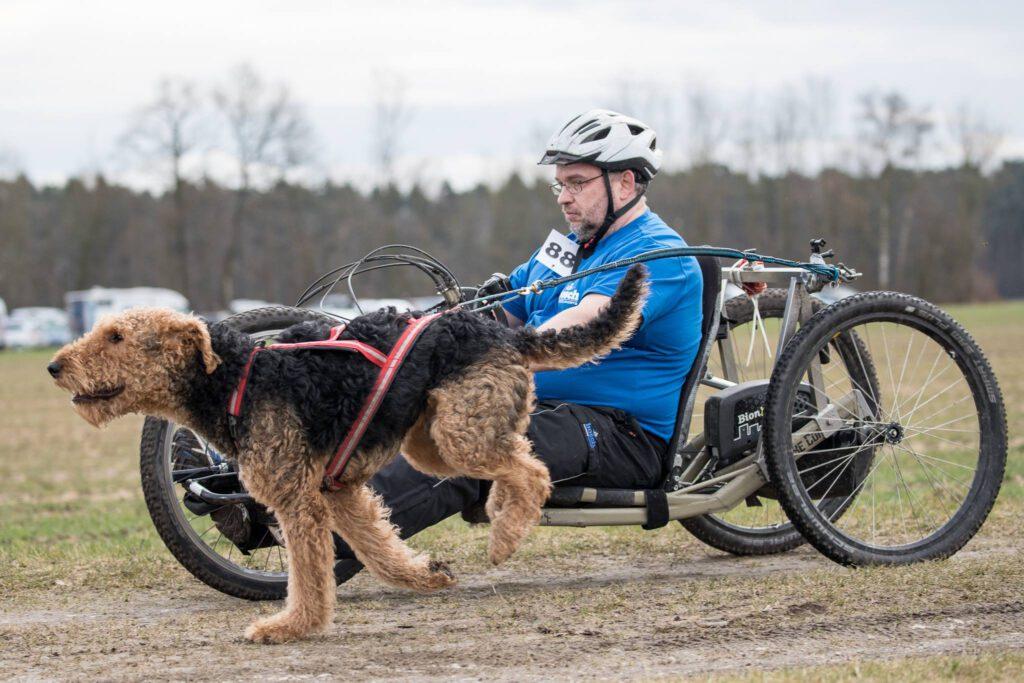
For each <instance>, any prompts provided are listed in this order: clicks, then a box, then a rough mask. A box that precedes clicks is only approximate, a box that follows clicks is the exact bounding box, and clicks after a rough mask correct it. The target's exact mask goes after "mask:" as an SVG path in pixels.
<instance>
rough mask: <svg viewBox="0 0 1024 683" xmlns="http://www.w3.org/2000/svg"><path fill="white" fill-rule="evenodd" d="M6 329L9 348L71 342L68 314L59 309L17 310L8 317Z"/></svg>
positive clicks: (43, 307)
mask: <svg viewBox="0 0 1024 683" xmlns="http://www.w3.org/2000/svg"><path fill="white" fill-rule="evenodd" d="M5 327H6V331H5V332H6V333H5V338H6V342H7V346H8V347H10V348H12V349H15V348H23V349H24V348H41V347H46V346H62V345H64V344H67V343H68V342H69V341H71V330H70V329H69V328H68V316H67V313H65V312H64V311H62V310H60V309H59V308H51V307H48V306H29V307H26V308H15V309H14V310H13V311H11V313H10V315H9V316H8V317H7V322H6V325H5Z"/></svg>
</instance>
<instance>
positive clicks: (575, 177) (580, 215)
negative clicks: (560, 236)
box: [555, 163, 616, 242]
mask: <svg viewBox="0 0 1024 683" xmlns="http://www.w3.org/2000/svg"><path fill="white" fill-rule="evenodd" d="M600 175H601V169H599V168H598V167H597V166H594V165H592V164H586V163H578V164H565V165H561V166H556V167H555V180H556V181H558V182H560V183H562V185H563V187H562V192H561V193H560V194H559V195H558V206H559V208H561V209H562V214H563V215H564V216H565V221H566V223H568V224H569V229H570V230H572V232H573V233H574V234H575V235H576V237H577V238H579V240H580V241H581V242H586V241H587V240H588V239H590V238H591V237H592V236H593V235H594V233H595V232H597V229H598V228H599V227H601V223H603V222H604V217H605V215H606V214H607V211H608V193H607V192H606V191H605V189H604V181H603V180H602V179H601V178H600ZM615 175H616V174H612V178H611V179H612V181H613V182H612V186H613V188H614V186H615V182H614V181H615V180H616V178H615ZM594 176H598V177H597V179H596V180H590V179H591V178H593V177H594ZM586 180H589V181H590V182H583V181H586ZM580 182H583V187H582V189H581V190H580V192H579V194H572V193H571V192H570V191H569V185H571V184H572V183H580Z"/></svg>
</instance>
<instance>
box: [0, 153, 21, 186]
mask: <svg viewBox="0 0 1024 683" xmlns="http://www.w3.org/2000/svg"><path fill="white" fill-rule="evenodd" d="M21 172H22V163H21V157H20V156H18V153H17V152H15V151H14V150H13V149H12V148H10V147H0V179H7V178H11V179H13V178H15V177H17V176H18V175H19V174H20V173H21Z"/></svg>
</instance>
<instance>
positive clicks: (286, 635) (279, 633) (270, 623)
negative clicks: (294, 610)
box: [245, 615, 313, 644]
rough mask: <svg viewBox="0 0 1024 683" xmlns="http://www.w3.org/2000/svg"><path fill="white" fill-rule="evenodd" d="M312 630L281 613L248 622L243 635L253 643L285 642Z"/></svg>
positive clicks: (301, 636)
mask: <svg viewBox="0 0 1024 683" xmlns="http://www.w3.org/2000/svg"><path fill="white" fill-rule="evenodd" d="M312 630H313V629H310V628H303V627H301V626H300V625H298V624H296V623H295V622H294V621H293V620H291V619H288V618H286V617H282V616H281V615H274V616H271V617H267V618H265V619H258V620H256V621H254V622H253V623H251V624H249V628H247V629H245V637H246V639H247V640H250V641H252V642H254V643H263V644H276V643H287V642H290V641H292V640H298V639H299V638H303V637H305V636H307V635H309V634H310V633H311V632H312Z"/></svg>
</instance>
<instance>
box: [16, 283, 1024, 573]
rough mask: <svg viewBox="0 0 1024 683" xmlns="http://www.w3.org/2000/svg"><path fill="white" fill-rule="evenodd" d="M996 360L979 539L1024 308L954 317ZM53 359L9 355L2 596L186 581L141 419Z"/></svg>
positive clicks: (568, 551)
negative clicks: (105, 418)
mask: <svg viewBox="0 0 1024 683" xmlns="http://www.w3.org/2000/svg"><path fill="white" fill-rule="evenodd" d="M951 312H952V314H953V315H954V317H956V318H957V319H959V320H960V321H961V322H962V323H963V324H964V325H965V326H966V327H967V329H968V330H969V331H970V332H971V333H972V334H973V335H974V336H975V338H976V339H977V340H978V341H979V343H980V344H981V345H982V348H983V349H984V350H985V351H986V354H987V355H988V357H989V358H990V360H991V361H992V364H993V366H994V368H995V371H996V374H997V376H998V378H999V382H1000V384H1001V387H1002V389H1003V393H1004V396H1005V400H1006V406H1007V409H1008V412H1009V416H1008V417H1009V425H1010V453H1009V463H1008V467H1007V475H1006V481H1005V484H1004V487H1003V491H1002V493H1001V495H1000V499H999V501H998V502H997V504H996V508H995V510H994V511H993V516H992V519H991V520H990V522H989V523H988V524H987V525H986V527H985V528H983V530H982V536H987V537H990V538H1000V537H1010V536H1016V534H1017V533H1018V532H1017V529H1018V528H1019V524H1020V521H1021V519H1022V514H1021V513H1022V510H1024V462H1022V461H1024V458H1022V457H1021V456H1022V455H1024V436H1022V434H1024V407H1022V406H1024V362H1022V360H1021V357H1020V351H1019V344H1020V341H1021V340H1022V339H1024V302H1010V303H1001V304H985V305H977V306H962V307H961V306H957V307H953V308H952V309H951ZM51 354H52V352H49V351H44V352H10V351H7V352H0V377H2V378H3V381H2V382H0V563H2V565H3V566H5V568H7V569H6V570H5V571H4V572H2V573H0V589H3V590H6V591H17V590H20V589H30V588H33V587H39V586H41V585H45V584H47V583H52V582H54V581H63V582H68V583H74V584H81V585H88V586H97V587H102V586H107V585H112V584H113V583H118V584H123V583H125V582H128V583H133V582H134V583H138V584H139V585H146V584H148V583H149V582H150V581H152V580H153V577H154V576H165V575H173V574H178V575H180V576H184V573H183V570H181V569H180V568H178V567H177V565H176V564H175V563H174V560H173V559H172V558H171V557H170V555H169V554H168V552H167V551H166V549H164V547H163V545H162V544H161V542H160V540H159V539H158V538H157V536H156V533H155V531H154V530H153V528H152V525H151V523H150V521H149V518H148V515H147V513H146V509H145V506H144V504H143V503H142V494H141V490H140V487H139V477H138V460H137V459H138V437H139V433H140V430H141V424H142V419H141V418H140V417H137V416H132V417H128V418H122V419H120V420H117V421H115V422H114V423H113V424H111V425H110V426H109V427H107V428H106V429H104V430H95V429H93V428H92V427H90V426H88V425H87V424H86V423H85V422H84V421H82V420H81V419H80V418H78V417H77V416H76V415H75V414H74V412H73V411H72V409H71V407H70V405H69V404H68V397H67V395H66V394H64V393H63V392H61V391H59V390H57V389H56V388H55V387H54V386H53V385H52V382H50V380H49V377H48V376H47V374H46V372H45V366H46V363H47V362H48V360H49V358H50V356H51ZM486 533H487V530H486V528H477V529H472V528H470V527H468V526H467V525H465V524H464V523H462V522H461V521H459V520H449V521H448V522H446V523H444V524H442V525H439V526H438V527H436V528H434V529H431V530H428V531H427V532H424V533H423V534H421V535H420V536H418V537H417V538H416V539H414V544H415V545H417V546H419V547H423V548H430V549H432V550H436V551H438V552H439V553H440V554H442V555H444V556H445V557H448V558H451V559H453V560H456V561H459V560H463V561H465V562H469V563H470V565H471V566H472V565H476V564H479V565H481V566H482V564H483V561H484V556H483V553H484V550H485V537H486ZM695 543H696V542H695V541H693V540H692V538H691V537H689V536H688V535H687V534H686V533H685V532H684V531H683V530H682V529H680V528H679V527H678V525H671V526H670V528H668V529H664V530H662V531H659V532H656V533H648V532H644V531H642V530H640V529H634V528H591V529H579V530H577V529H539V530H537V532H535V533H534V534H532V536H531V538H530V540H529V542H528V543H527V544H526V546H525V547H524V548H523V550H522V552H521V553H520V555H519V556H518V561H520V562H528V561H530V559H532V558H542V557H546V558H555V559H557V558H564V559H566V560H568V561H572V558H574V557H577V556H580V555H586V554H592V555H594V556H601V555H608V556H624V557H630V556H633V557H637V556H640V555H644V554H665V555H668V556H672V555H676V554H679V553H684V552H692V549H693V548H694V547H695Z"/></svg>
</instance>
